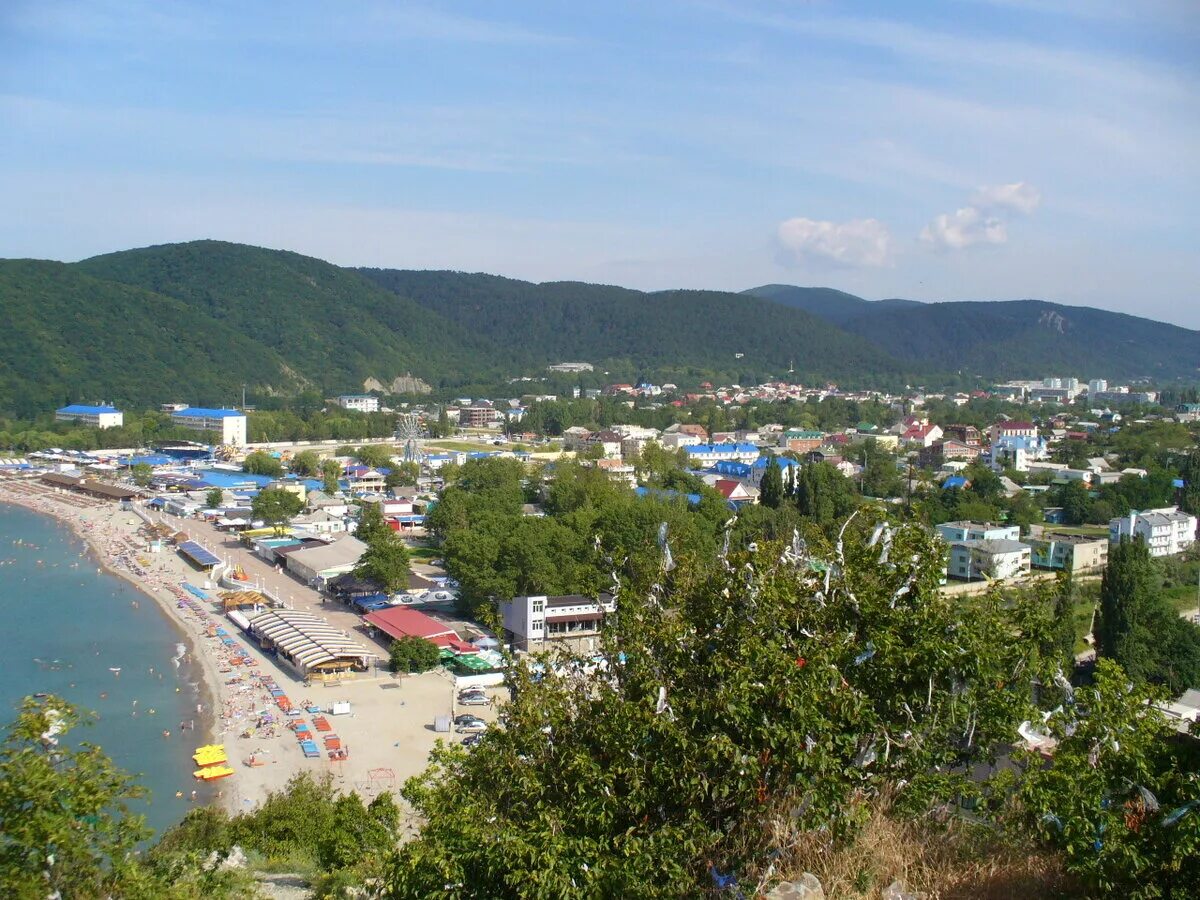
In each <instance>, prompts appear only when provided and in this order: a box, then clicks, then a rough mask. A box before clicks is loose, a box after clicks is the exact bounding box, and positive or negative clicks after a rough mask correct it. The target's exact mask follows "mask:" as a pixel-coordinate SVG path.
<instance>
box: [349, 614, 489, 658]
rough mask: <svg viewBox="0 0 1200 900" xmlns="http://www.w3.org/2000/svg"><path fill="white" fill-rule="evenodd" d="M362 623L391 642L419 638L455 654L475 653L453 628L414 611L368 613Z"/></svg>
mask: <svg viewBox="0 0 1200 900" xmlns="http://www.w3.org/2000/svg"><path fill="white" fill-rule="evenodd" d="M363 621H364V622H366V623H367V624H368V625H371V626H373V627H375V628H378V629H379V630H380V631H382V632H383V633H384V634H386V635H387V636H388V637H390V638H392V640H397V641H398V640H400V638H402V637H419V638H425V640H427V641H430V642H431V643H433V644H436V645H437V646H438V647H444V648H447V649H450V650H453V651H455V652H456V653H474V652H475V648H474V647H473V646H472V645H470V644H468V643H467V642H466V641H463V640H461V639H460V638H459V636H458V632H456V631H455V630H454V629H453V628H450V627H449V626H448V625H446V624H444V623H442V622H439V621H438V620H437V619H435V618H433V617H432V616H427V615H425V613H423V612H418V611H417V610H415V609H408V608H406V607H403V606H393V607H390V608H388V609H380V610H377V611H375V612H373V613H368V614H367V615H365V616H363Z"/></svg>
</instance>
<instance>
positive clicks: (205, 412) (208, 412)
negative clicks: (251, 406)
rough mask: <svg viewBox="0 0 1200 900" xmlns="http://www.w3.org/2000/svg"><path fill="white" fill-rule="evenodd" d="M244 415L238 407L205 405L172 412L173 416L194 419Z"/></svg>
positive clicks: (226, 417)
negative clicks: (210, 407) (225, 407)
mask: <svg viewBox="0 0 1200 900" xmlns="http://www.w3.org/2000/svg"><path fill="white" fill-rule="evenodd" d="M244 415H246V414H245V413H244V412H242V411H241V410H237V409H207V408H206V407H203V406H189V407H188V408H187V409H180V410H176V411H175V412H173V413H171V416H172V417H175V416H178V417H179V418H194V419H228V418H232V417H234V416H244Z"/></svg>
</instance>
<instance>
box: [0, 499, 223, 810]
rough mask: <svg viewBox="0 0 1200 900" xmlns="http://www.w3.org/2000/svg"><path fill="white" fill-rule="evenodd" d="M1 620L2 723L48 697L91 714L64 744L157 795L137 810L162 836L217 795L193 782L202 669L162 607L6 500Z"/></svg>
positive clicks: (1, 529)
mask: <svg viewBox="0 0 1200 900" xmlns="http://www.w3.org/2000/svg"><path fill="white" fill-rule="evenodd" d="M0 616H2V617H3V622H4V626H3V629H2V631H0V633H2V634H3V635H4V641H3V647H2V651H0V726H2V727H4V728H7V726H8V725H9V724H10V723H11V721H12V720H13V718H14V717H15V715H16V711H17V708H18V707H19V706H20V703H21V701H22V699H23V698H24V697H26V696H28V695H31V694H36V693H41V692H44V693H49V694H55V695H57V696H60V697H63V698H64V699H66V700H68V701H70V702H71V703H72V704H74V705H75V706H76V707H77V708H79V709H80V710H83V711H87V712H90V713H94V714H95V718H94V721H93V722H92V723H91V724H88V725H82V726H80V727H78V728H76V729H74V730H72V731H71V732H70V733H69V734H67V735H66V736H65V737H64V738H63V743H64V744H66V745H70V746H74V745H77V744H78V743H79V742H81V741H87V742H89V743H92V744H97V745H99V746H100V747H102V748H103V749H104V751H105V753H107V754H108V756H109V757H111V758H112V759H113V761H114V762H115V763H116V764H117V765H118V766H120V767H121V768H122V769H124V770H125V771H126V772H129V773H131V774H133V775H135V776H136V778H137V781H138V782H139V783H140V784H142V785H144V786H145V787H147V788H149V791H150V795H149V797H148V799H146V800H136V801H132V802H131V810H132V811H133V812H136V813H140V814H142V815H145V817H146V820H147V823H148V824H149V825H150V826H151V827H153V828H154V829H155V832H156V833H161V832H162V830H163V829H165V828H168V827H169V826H171V825H173V824H175V823H176V822H178V821H179V820H180V819H181V818H183V816H184V815H185V814H186V813H187V811H188V809H189V808H191V807H192V806H193V805H194V804H195V803H203V802H206V801H207V800H208V799H209V798H210V796H211V794H212V793H213V791H212V789H211V788H209V787H207V786H204V785H199V784H197V783H196V782H195V781H194V779H193V778H192V777H191V773H192V770H193V768H194V766H193V765H192V760H191V755H192V753H193V752H194V751H195V748H196V746H198V745H199V744H201V743H205V741H204V740H203V738H204V736H205V732H204V724H203V722H202V720H201V716H200V715H198V714H197V704H199V703H202V702H206V699H205V696H204V693H203V690H202V687H201V678H202V676H201V673H200V667H199V665H198V664H197V663H195V662H194V661H192V660H191V658H190V655H189V653H188V646H189V645H188V644H187V643H185V638H184V636H183V634H182V633H181V632H180V630H179V629H178V628H177V627H176V626H175V625H173V624H172V623H171V621H170V620H169V619H168V618H167V614H166V612H165V611H164V610H163V609H161V608H160V606H159V605H158V603H156V602H155V601H154V600H152V599H151V598H150V597H148V596H146V595H145V594H143V593H142V592H141V591H139V590H138V589H137V588H135V587H134V586H133V585H131V584H130V583H129V582H127V581H125V580H124V579H122V578H119V577H118V576H116V575H112V574H110V573H108V572H106V571H103V570H100V569H98V564H97V562H96V560H95V558H94V557H92V556H91V555H90V554H89V553H87V551H86V547H85V545H84V543H83V541H82V540H80V539H79V538H78V537H76V536H75V534H74V533H73V532H72V531H71V529H70V528H68V527H67V526H66V525H64V524H62V523H61V522H59V521H57V520H56V519H54V518H52V517H50V516H46V515H43V514H40V513H36V512H32V511H29V510H27V509H24V508H22V507H18V506H11V505H8V504H4V503H0ZM117 670H120V671H117ZM206 712H207V710H206ZM193 721H194V722H195V729H194V730H190V729H189V730H184V731H181V730H180V727H179V726H180V724H181V723H184V722H187V723H189V724H190V723H192V722H193ZM164 732H167V733H168V735H169V736H167V735H164ZM193 790H196V791H197V798H196V800H195V801H193V800H192V799H191V793H192V791H193ZM177 792H179V793H181V794H182V796H176V794H177Z"/></svg>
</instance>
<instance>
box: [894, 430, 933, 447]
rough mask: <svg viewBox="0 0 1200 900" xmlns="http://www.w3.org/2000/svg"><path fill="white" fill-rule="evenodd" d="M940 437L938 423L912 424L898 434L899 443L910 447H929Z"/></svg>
mask: <svg viewBox="0 0 1200 900" xmlns="http://www.w3.org/2000/svg"><path fill="white" fill-rule="evenodd" d="M941 438H942V429H941V426H939V425H914V426H912V427H911V428H909V429H908V430H907V431H905V432H904V433H903V434H902V435H900V441H901V443H904V444H907V445H909V446H910V447H917V448H922V447H931V446H933V445H934V444H935V443H936V442H937V441H939V440H941Z"/></svg>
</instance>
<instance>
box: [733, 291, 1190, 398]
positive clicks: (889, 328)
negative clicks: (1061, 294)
mask: <svg viewBox="0 0 1200 900" xmlns="http://www.w3.org/2000/svg"><path fill="white" fill-rule="evenodd" d="M746 294H748V295H750V296H754V297H759V298H763V299H768V300H771V301H773V302H775V303H778V304H781V305H785V306H788V307H791V308H794V309H803V310H805V311H808V312H811V313H812V314H813V315H816V316H819V317H821V318H823V319H825V320H826V321H827V322H830V323H832V324H836V325H837V326H839V327H840V328H841V329H843V330H844V331H846V332H847V333H849V334H852V335H855V336H857V337H860V338H863V339H865V340H867V341H868V342H870V343H871V344H872V345H873V346H875V347H877V348H878V349H880V350H882V351H884V352H886V353H888V354H890V355H891V356H893V357H895V358H897V359H899V360H902V361H907V362H908V363H909V364H911V365H924V366H927V367H929V368H931V369H934V370H939V371H955V372H957V371H962V372H964V373H970V374H977V375H984V376H992V377H1009V378H1019V377H1037V376H1040V375H1046V374H1049V373H1051V372H1057V373H1062V374H1075V375H1077V376H1079V377H1082V378H1149V379H1159V380H1170V379H1176V378H1195V377H1196V373H1197V371H1198V369H1200V332H1196V331H1191V330H1189V329H1187V328H1180V327H1178V326H1175V325H1168V324H1165V323H1162V322H1154V321H1151V320H1150V319H1142V318H1138V317H1137V316H1129V315H1124V314H1123V313H1114V312H1108V311H1106V310H1101V309H1092V308H1090V307H1086V306H1063V305H1062V304H1058V303H1047V302H1044V301H1041V300H1013V301H996V302H972V303H966V302H947V303H916V302H914V301H911V300H880V301H877V302H871V301H868V300H863V299H862V298H861V297H855V296H853V295H852V294H845V293H842V292H841V291H834V290H830V289H828V288H802V287H792V286H790V285H779V284H770V285H764V286H762V287H758V288H752V289H751V290H749V291H747V292H746Z"/></svg>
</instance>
